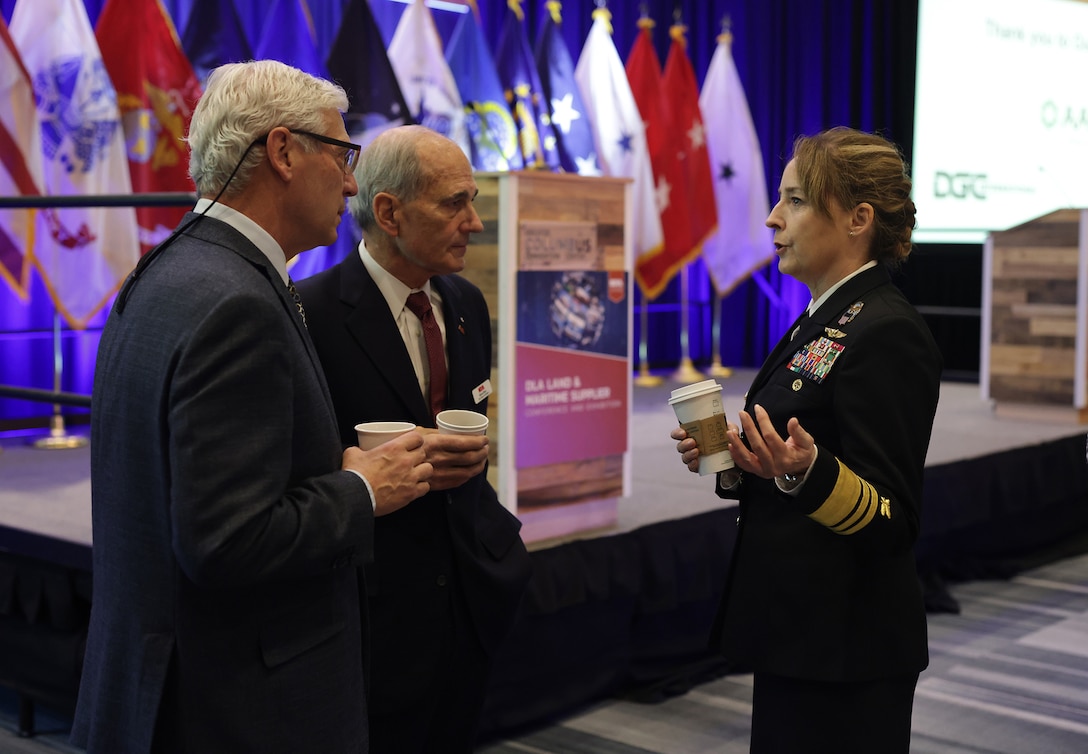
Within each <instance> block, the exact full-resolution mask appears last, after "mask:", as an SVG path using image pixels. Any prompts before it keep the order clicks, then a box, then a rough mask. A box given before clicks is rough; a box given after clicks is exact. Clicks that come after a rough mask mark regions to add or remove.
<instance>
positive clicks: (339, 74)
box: [326, 0, 415, 147]
mask: <svg viewBox="0 0 1088 754" xmlns="http://www.w3.org/2000/svg"><path fill="white" fill-rule="evenodd" d="M326 64H327V66H328V69H329V75H330V76H331V77H332V79H333V80H334V81H336V83H338V84H340V86H342V87H344V89H345V90H347V93H348V98H349V100H350V104H349V107H348V113H347V117H346V118H345V121H346V125H347V129H348V134H349V135H350V136H351V140H352V141H353V142H356V143H358V144H362V145H363V146H364V147H365V146H366V145H367V144H369V143H370V142H371V141H373V140H374V137H375V136H377V135H378V134H380V133H381V132H382V131H385V130H388V129H390V128H394V127H396V126H403V125H405V124H408V123H414V122H415V121H414V120H413V119H412V114H411V110H410V108H409V107H408V103H407V102H405V100H404V94H403V93H402V92H401V90H400V86H399V85H398V84H397V76H396V74H395V73H394V72H393V66H392V64H390V62H389V56H388V55H386V54H385V41H384V40H383V39H382V34H381V30H380V29H379V28H378V24H377V23H376V22H375V21H374V16H373V14H372V13H371V12H370V6H369V5H368V4H367V1H366V0H350V2H349V3H348V5H347V7H345V8H344V15H343V17H342V19H341V20H340V30H339V32H338V33H337V35H336V40H335V41H334V42H333V44H332V50H331V51H330V52H329V56H328V58H327V60H326Z"/></svg>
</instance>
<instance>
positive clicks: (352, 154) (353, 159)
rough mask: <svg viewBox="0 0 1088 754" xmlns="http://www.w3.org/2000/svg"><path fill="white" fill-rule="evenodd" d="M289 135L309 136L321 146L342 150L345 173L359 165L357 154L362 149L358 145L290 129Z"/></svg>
mask: <svg viewBox="0 0 1088 754" xmlns="http://www.w3.org/2000/svg"><path fill="white" fill-rule="evenodd" d="M291 133H293V134H300V135H302V136H309V137H310V138H311V139H317V140H318V141H320V142H321V143H322V144H329V145H331V146H334V147H340V148H341V149H343V150H344V154H343V160H344V164H343V166H342V167H343V168H344V172H345V173H350V172H352V171H353V170H355V166H356V165H357V164H359V153H360V152H362V151H363V148H362V147H361V146H359V145H358V144H352V143H351V142H350V141H340V140H339V139H334V138H332V137H331V136H324V135H322V134H315V133H311V132H310V131H299V130H297V129H292V130H291Z"/></svg>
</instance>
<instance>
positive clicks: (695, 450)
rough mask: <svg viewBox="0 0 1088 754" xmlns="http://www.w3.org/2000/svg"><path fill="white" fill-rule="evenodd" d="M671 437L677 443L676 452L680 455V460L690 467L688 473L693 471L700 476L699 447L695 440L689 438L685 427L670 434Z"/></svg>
mask: <svg viewBox="0 0 1088 754" xmlns="http://www.w3.org/2000/svg"><path fill="white" fill-rule="evenodd" d="M669 437H671V438H672V439H674V440H676V441H677V443H676V452H677V453H679V454H680V460H682V461H683V462H684V465H685V466H687V467H688V471H693V472H695V473H696V474H698V473H699V447H698V446H697V445H696V444H695V439H694V438H692V437H688V433H687V432H686V431H684V428H683V427H677V428H676V429H674V430H673V431H672V432H671V433H669Z"/></svg>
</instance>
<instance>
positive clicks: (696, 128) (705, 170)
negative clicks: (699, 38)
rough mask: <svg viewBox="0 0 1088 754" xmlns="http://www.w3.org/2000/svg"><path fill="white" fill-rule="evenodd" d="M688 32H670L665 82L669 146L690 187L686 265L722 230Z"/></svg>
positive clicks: (679, 27) (678, 26)
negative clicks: (688, 43)
mask: <svg viewBox="0 0 1088 754" xmlns="http://www.w3.org/2000/svg"><path fill="white" fill-rule="evenodd" d="M685 31H687V27H686V26H683V25H681V24H674V25H673V26H672V28H671V29H669V36H671V37H672V46H671V47H670V48H669V57H668V59H667V60H666V61H665V74H664V76H663V77H662V79H661V86H662V91H663V93H664V97H665V101H666V102H667V103H668V109H669V111H670V112H671V113H672V119H673V131H672V133H671V134H670V140H669V143H670V145H671V146H672V147H673V148H674V158H673V159H676V160H677V161H679V163H680V165H681V167H682V170H683V173H684V181H685V184H686V185H687V197H688V204H687V209H688V227H689V228H690V229H691V247H690V248H689V249H687V250H685V251H684V254H683V261H682V264H686V263H687V262H689V261H691V260H692V259H694V258H695V257H697V256H699V254H700V252H701V251H702V245H703V242H704V241H706V239H707V238H708V237H709V236H710V234H711V233H713V232H714V230H715V229H716V228H717V227H718V206H717V202H716V201H715V200H714V179H713V176H712V174H711V172H710V156H709V155H708V153H707V146H706V129H705V128H704V126H703V115H702V112H701V111H700V109H699V87H698V85H697V84H696V83H695V71H694V70H692V67H691V60H689V59H688V53H687V41H686V40H685V39H684V33H685Z"/></svg>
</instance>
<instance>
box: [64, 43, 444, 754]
mask: <svg viewBox="0 0 1088 754" xmlns="http://www.w3.org/2000/svg"><path fill="white" fill-rule="evenodd" d="M347 105H348V100H347V96H346V95H345V94H344V91H343V90H342V89H341V88H340V87H338V86H336V85H334V84H332V83H330V82H328V81H324V80H321V79H317V78H314V77H313V76H310V75H308V74H306V73H304V72H302V71H300V70H298V69H295V68H291V67H290V66H286V65H284V64H282V63H277V62H275V61H271V60H264V61H257V62H251V63H238V64H231V65H226V66H222V67H220V68H217V69H216V70H215V71H214V72H213V73H212V75H211V77H210V78H209V79H208V84H207V88H206V90H205V92H204V95H203V97H202V98H201V100H200V103H199V104H198V105H197V108H196V110H195V112H194V113H193V118H192V124H191V126H190V129H189V145H190V148H191V150H192V156H191V160H190V172H191V174H192V176H193V180H194V182H195V184H196V187H197V190H198V191H199V192H200V196H201V198H200V200H199V201H198V202H197V205H196V208H195V211H194V212H192V213H189V214H187V215H186V216H185V218H184V219H183V220H182V224H181V225H180V226H179V229H178V230H177V231H176V232H175V234H174V235H173V236H171V238H170V239H168V240H167V241H165V242H163V244H160V245H159V246H157V247H155V249H153V250H152V251H151V252H149V253H148V254H147V255H146V256H145V257H144V258H143V260H142V261H141V263H140V264H139V265H138V267H137V269H136V270H135V271H134V272H133V273H132V274H131V275H130V276H129V279H128V281H127V282H126V284H125V286H124V288H123V289H122V290H121V292H120V293H119V294H118V297H117V302H116V303H115V305H114V308H113V311H112V312H111V313H110V317H109V321H108V322H107V323H106V326H105V329H104V330H103V332H102V340H101V344H100V346H99V350H98V360H97V368H96V372H95V382H94V405H93V407H92V411H91V512H92V519H93V520H92V524H93V533H94V600H93V604H92V607H91V620H90V632H89V635H88V639H87V651H86V659H85V661H84V666H83V676H82V680H81V684H80V691H79V702H78V705H77V707H76V713H75V720H74V724H73V728H72V740H73V742H75V743H76V744H78V745H79V746H82V747H85V748H86V749H87V750H88V752H91V754H95V753H96V752H104V753H106V754H124V753H126V752H148V751H152V752H175V751H176V752H212V751H223V752H225V751H231V752H241V751H254V752H256V751H259V752H283V753H284V754H288V753H291V754H294V753H295V752H303V751H314V752H317V751H319V752H322V754H329V753H333V752H335V753H337V754H349V753H350V754H363V753H365V752H366V751H367V728H366V725H367V720H366V697H365V693H364V691H365V686H364V660H363V646H362V645H363V641H364V639H363V633H362V630H363V625H364V620H363V617H362V616H361V615H360V602H359V583H358V570H357V568H356V567H355V566H356V565H358V564H359V563H361V562H364V561H366V560H369V559H370V557H371V556H372V554H373V548H372V540H373V534H374V522H375V520H376V517H378V516H381V515H383V514H386V513H389V512H390V511H392V510H394V509H397V508H400V507H401V506H403V505H405V504H407V503H408V502H410V501H411V500H413V499H415V498H418V497H419V496H420V495H422V494H423V493H425V492H427V490H428V486H427V479H428V478H429V477H430V473H431V467H430V464H428V463H427V462H426V461H425V452H424V450H423V438H422V436H421V435H420V434H419V433H415V432H413V433H409V434H408V435H404V436H402V437H401V438H398V439H397V440H396V441H394V442H393V443H389V444H388V445H386V446H383V447H382V448H377V449H374V450H372V451H362V450H360V449H359V448H348V449H347V450H345V449H344V448H343V446H342V445H341V443H340V441H339V438H338V437H337V430H336V424H335V421H334V410H333V405H332V400H331V398H330V396H329V391H328V388H327V386H326V383H325V378H324V376H323V374H322V371H321V365H320V363H319V362H318V357H317V354H316V353H315V351H314V347H313V344H312V342H311V340H310V337H309V334H308V333H307V329H306V319H305V315H304V313H303V311H302V310H301V309H300V308H299V306H298V305H297V303H296V301H295V300H293V296H292V295H291V291H292V287H291V284H290V280H289V278H288V276H287V262H288V261H289V260H290V259H291V258H292V257H294V256H295V255H296V254H298V253H300V252H302V251H304V250H305V249H309V248H312V247H313V246H317V245H319V244H328V243H331V242H332V241H333V240H334V239H335V238H336V230H337V226H338V225H339V223H340V216H341V214H342V213H343V212H344V201H345V198H346V197H348V196H351V195H354V194H355V192H356V190H357V186H356V183H355V178H354V176H353V175H352V166H353V165H354V162H355V159H356V158H357V157H358V147H357V146H355V145H353V144H351V143H349V142H347V141H346V139H347V132H346V131H345V130H344V121H343V116H342V115H341V113H342V112H343V111H344V110H346V109H347Z"/></svg>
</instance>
